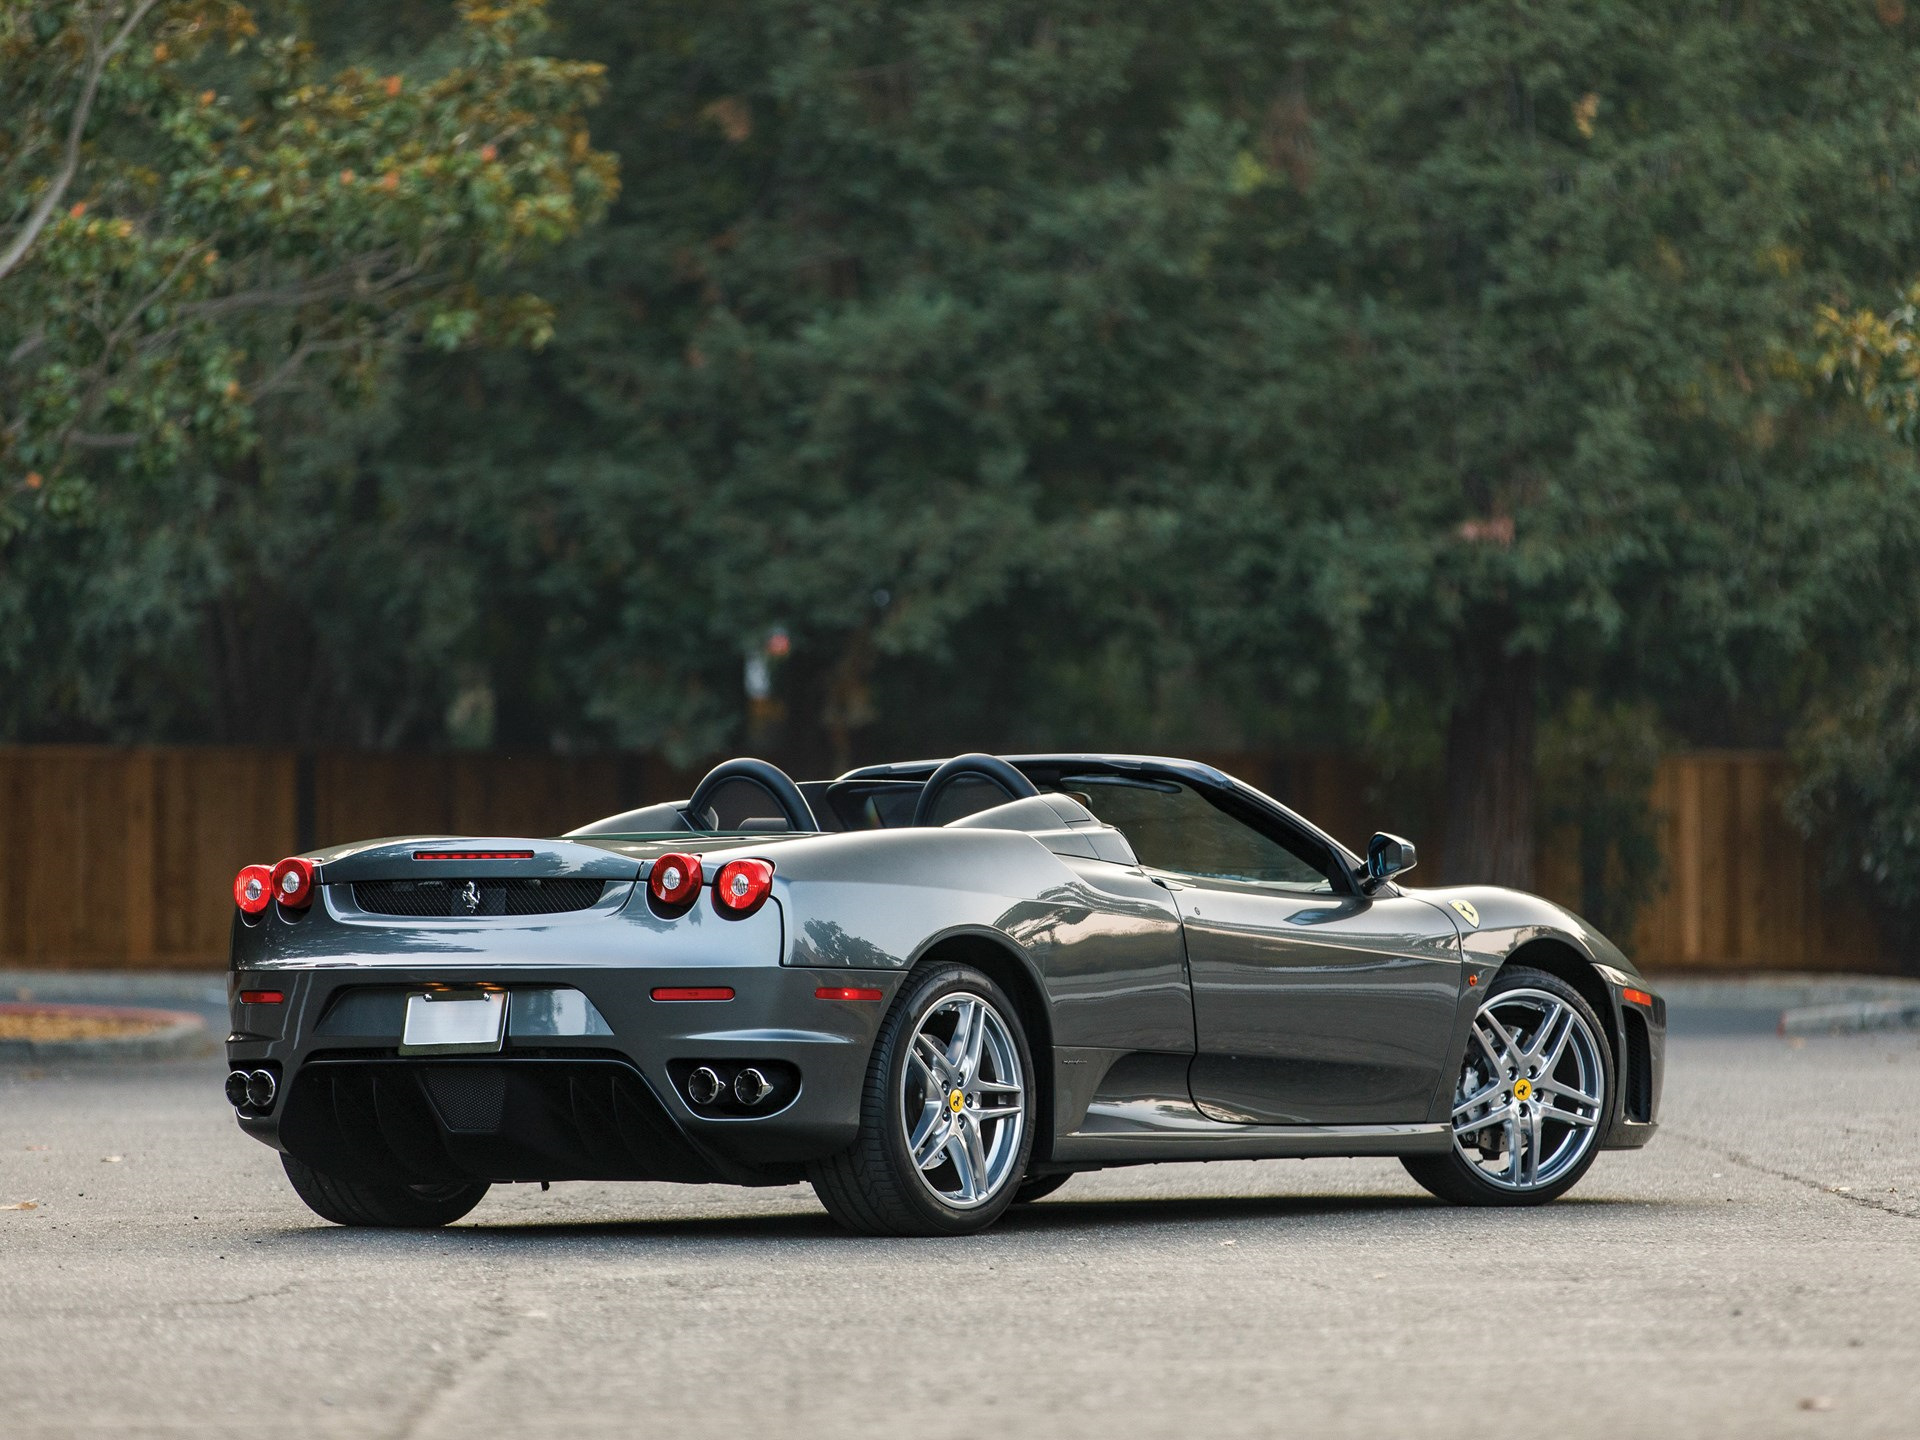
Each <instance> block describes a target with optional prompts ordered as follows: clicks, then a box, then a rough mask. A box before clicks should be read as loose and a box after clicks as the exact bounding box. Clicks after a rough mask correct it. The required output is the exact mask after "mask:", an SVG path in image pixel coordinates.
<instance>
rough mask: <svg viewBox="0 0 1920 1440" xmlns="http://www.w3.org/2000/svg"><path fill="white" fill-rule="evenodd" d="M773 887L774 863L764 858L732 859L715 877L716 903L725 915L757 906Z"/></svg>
mask: <svg viewBox="0 0 1920 1440" xmlns="http://www.w3.org/2000/svg"><path fill="white" fill-rule="evenodd" d="M772 888H773V866H772V865H770V864H768V863H767V862H766V861H765V860H729V861H728V862H727V863H726V864H725V865H722V866H721V867H720V873H719V874H718V875H716V876H715V877H714V880H713V903H714V904H715V905H717V906H718V907H719V908H720V912H721V914H723V915H746V914H750V913H751V912H753V911H754V910H756V909H758V908H759V906H760V902H761V901H762V900H764V899H766V898H767V891H769V890H771V889H772Z"/></svg>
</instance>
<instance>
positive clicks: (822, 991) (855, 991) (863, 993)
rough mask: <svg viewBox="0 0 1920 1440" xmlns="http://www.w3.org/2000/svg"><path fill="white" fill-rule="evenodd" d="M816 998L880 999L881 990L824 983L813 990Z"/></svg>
mask: <svg viewBox="0 0 1920 1440" xmlns="http://www.w3.org/2000/svg"><path fill="white" fill-rule="evenodd" d="M813 998H814V999H816V1000H878V999H880V998H881V992H880V991H878V990H868V989H865V988H863V987H861V986H857V985H822V986H821V987H820V988H819V989H818V990H816V991H814V992H813Z"/></svg>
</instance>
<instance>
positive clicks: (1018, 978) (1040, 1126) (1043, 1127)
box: [909, 930, 1054, 1160]
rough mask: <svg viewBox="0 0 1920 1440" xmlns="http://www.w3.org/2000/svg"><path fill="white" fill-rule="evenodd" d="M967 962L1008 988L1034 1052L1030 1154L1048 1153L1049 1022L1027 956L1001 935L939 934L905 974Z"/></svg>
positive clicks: (1050, 1145)
mask: <svg viewBox="0 0 1920 1440" xmlns="http://www.w3.org/2000/svg"><path fill="white" fill-rule="evenodd" d="M948 962H951V963H955V964H961V965H971V966H973V967H974V969H976V970H979V971H982V972H983V973H984V974H985V975H986V976H987V978H988V979H990V980H992V981H993V983H994V984H996V985H998V986H999V987H1000V988H1001V989H1002V990H1004V991H1006V992H1007V996H1008V998H1009V999H1011V1000H1012V1001H1013V1003H1014V1005H1015V1007H1016V1008H1017V1009H1018V1010H1019V1012H1020V1023H1021V1025H1022V1026H1024V1027H1025V1028H1026V1032H1027V1048H1028V1049H1029V1050H1030V1051H1032V1053H1033V1072H1034V1073H1033V1085H1034V1097H1033V1158H1034V1159H1035V1160H1040V1159H1046V1158H1048V1157H1050V1156H1051V1155H1052V1154H1053V1093H1054V1084H1053V1063H1054V1062H1053V1020H1052V1016H1051V1015H1050V1013H1049V1012H1048V1009H1047V1001H1046V992H1045V991H1044V990H1043V989H1042V988H1041V984H1040V978H1039V976H1038V975H1036V974H1035V973H1034V970H1033V967H1032V965H1031V964H1029V963H1028V961H1027V959H1026V957H1025V956H1024V955H1022V954H1021V953H1020V951H1019V950H1018V948H1017V947H1015V945H1014V944H1013V942H1012V941H1010V940H1008V939H1007V938H1006V937H1005V936H1003V935H998V934H983V933H981V932H979V931H973V930H966V931H960V932H957V933H954V934H948V935H943V936H941V937H940V938H938V939H937V940H935V941H933V943H932V944H930V945H928V946H927V947H926V949H924V950H923V951H921V952H920V954H919V955H918V956H916V957H915V959H914V962H913V964H912V966H911V967H910V968H909V974H911V973H912V971H914V970H919V969H922V968H924V967H925V966H927V965H933V964H942V963H948Z"/></svg>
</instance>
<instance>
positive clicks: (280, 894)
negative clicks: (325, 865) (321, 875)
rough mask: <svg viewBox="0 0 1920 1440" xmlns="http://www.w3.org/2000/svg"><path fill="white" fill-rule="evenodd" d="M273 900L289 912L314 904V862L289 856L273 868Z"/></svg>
mask: <svg viewBox="0 0 1920 1440" xmlns="http://www.w3.org/2000/svg"><path fill="white" fill-rule="evenodd" d="M273 898H274V899H276V900H278V901H279V902H280V903H281V904H282V905H284V906H286V907H287V908H288V909H289V910H304V909H306V908H307V906H309V905H311V904H312V903H313V862H312V861H311V860H302V859H300V858H299V857H298V856H289V857H288V858H287V859H285V860H282V861H281V862H280V863H279V864H278V865H276V866H274V867H273Z"/></svg>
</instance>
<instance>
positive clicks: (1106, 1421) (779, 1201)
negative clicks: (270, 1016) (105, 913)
mask: <svg viewBox="0 0 1920 1440" xmlns="http://www.w3.org/2000/svg"><path fill="white" fill-rule="evenodd" d="M221 1073H222V1069H221V1067H220V1066H219V1064H218V1063H217V1062H215V1061H209V1060H198V1061H178V1062H172V1063H168V1064H158V1065H146V1066H117V1067H97V1066H96V1067H87V1068H81V1067H75V1068H73V1069H71V1070H67V1071H64V1072H62V1071H57V1070H38V1071H36V1070H30V1069H24V1068H19V1067H14V1068H11V1069H0V1207H6V1206H16V1207H17V1206H20V1205H22V1204H24V1203H25V1202H32V1204H33V1208H31V1209H22V1208H12V1209H5V1208H0V1436H5V1437H7V1440H26V1437H42V1436H67V1435H96V1434H108V1433H111V1434H114V1435H133V1436H144V1435H191V1436H196V1437H225V1436H233V1437H246V1440H258V1437H260V1436H263V1435H270V1436H274V1437H286V1436H308V1435H313V1436H334V1435H338V1436H353V1437H383V1436H392V1437H400V1436H409V1437H413V1436H418V1437H432V1436H468V1437H471V1436H492V1435H513V1436H541V1437H546V1436H586V1435H592V1436H599V1435H608V1436H616V1435H617V1436H622V1437H625V1436H653V1435H660V1436H672V1437H675V1440H682V1437H704V1436H729V1437H754V1440H758V1437H771V1436H788V1435H809V1436H811V1435H820V1436H835V1437H840V1436H869V1435H871V1436H883V1435H884V1436H888V1437H897V1436H907V1435H912V1436H923V1437H938V1436H963V1435H965V1436H975V1435H1008V1436H1024V1435H1046V1436H1083V1435H1084V1436H1098V1437H1101V1440H1114V1437H1121V1436H1135V1435H1141V1436H1161V1435H1165V1436H1190V1435H1206V1436H1240V1435H1248V1436H1321V1435H1380V1436H1396V1437H1398V1436H1416V1435H1417V1436H1423V1437H1425V1436H1432V1437H1451V1436H1462V1437H1467V1436H1471V1437H1476V1440H1484V1437H1489V1436H1496V1435H1510V1434H1526V1435H1532V1434H1539V1435H1552V1436H1556V1437H1558V1436H1587V1435H1593V1436H1603V1435H1604V1436H1607V1437H1619V1436H1623V1435H1625V1436H1634V1435H1648V1436H1693V1435H1702V1436H1740V1437H1749V1436H1774V1435H1780V1436H1836V1437H1837V1436H1842V1435H1845V1436H1847V1437H1859V1436H1903V1437H1904V1436H1914V1435H1920V1365H1916V1359H1920V1303H1916V1297H1917V1296H1920V1036H1916V1034H1915V1033H1914V1032H1913V1031H1910V1030H1909V1031H1892V1032H1882V1033H1870V1034H1862V1035H1850V1036H1839V1037H1826V1036H1815V1037H1806V1038H1800V1037H1795V1038H1793V1039H1782V1038H1779V1037H1777V1036H1774V1035H1769V1034H1757V1033H1742V1032H1741V1028H1740V1027H1739V1026H1737V1025H1715V1024H1712V1023H1707V1022H1706V1021H1702V1022H1701V1023H1698V1024H1695V1025H1693V1026H1692V1027H1690V1028H1689V1027H1686V1026H1682V1027H1681V1033H1679V1034H1678V1035H1676V1037H1675V1041H1674V1051H1673V1055H1672V1059H1671V1067H1670V1069H1669V1072H1668V1083H1667V1102H1666V1112H1665V1117H1664V1118H1665V1125H1664V1128H1663V1130H1662V1132H1661V1133H1660V1134H1659V1135H1658V1136H1657V1137H1656V1138H1655V1139H1654V1142H1653V1144H1652V1145H1651V1146H1650V1147H1649V1148H1648V1149H1646V1150H1644V1151H1641V1152H1638V1153H1631V1152H1630V1153H1622V1154H1607V1155H1603V1156H1601V1158H1600V1160H1599V1162H1598V1164H1597V1165H1596V1166H1595V1168H1594V1169H1593V1171H1592V1172H1591V1173H1590V1174H1589V1175H1588V1177H1587V1179H1586V1180H1585V1182H1584V1183H1583V1184H1582V1185H1581V1186H1580V1187H1579V1188H1578V1189H1577V1190H1575V1191H1574V1192H1573V1194H1572V1195H1571V1196H1569V1197H1568V1198H1566V1199H1564V1200H1561V1201H1560V1202H1558V1203H1556V1204H1554V1205H1551V1206H1548V1207H1545V1208H1543V1209H1539V1210H1530V1211H1494V1210H1455V1209H1450V1208H1447V1207H1445V1206H1442V1205H1439V1204H1437V1203H1435V1202H1433V1201H1430V1200H1429V1199H1427V1198H1426V1196H1425V1195H1424V1193H1423V1192H1421V1191H1419V1190H1418V1189H1417V1188H1416V1187H1415V1186H1414V1185H1413V1184H1412V1182H1411V1181H1409V1180H1408V1179H1407V1178H1406V1177H1405V1176H1404V1174H1403V1173H1402V1172H1401V1170H1400V1168H1399V1167H1398V1165H1396V1164H1394V1163H1392V1162H1390V1161H1359V1160H1333V1161H1304V1162H1302V1161H1274V1162H1261V1163H1255V1164H1249V1163H1237V1164H1215V1165H1183V1166H1165V1167H1158V1168H1149V1169H1141V1170H1133V1171H1110V1172H1105V1173H1102V1174H1098V1175H1089V1176H1082V1177H1078V1178H1076V1179H1075V1180H1074V1181H1072V1182H1071V1183H1069V1184H1068V1185H1067V1187H1066V1188H1065V1189H1063V1190H1062V1191H1060V1192H1059V1193H1058V1194H1057V1195H1056V1196H1055V1197H1054V1198H1052V1199H1050V1200H1047V1201H1044V1202H1042V1203H1041V1204H1039V1205H1036V1206H1033V1207H1031V1208H1030V1209H1028V1210H1026V1211H1024V1212H1016V1213H1015V1214H1014V1215H1013V1216H1012V1217H1010V1218H1009V1219H1008V1220H1007V1221H1006V1222H1005V1223H1003V1224H1002V1225H1001V1226H1000V1227H999V1228H998V1229H996V1230H995V1231H993V1232H991V1233H990V1234H988V1235H986V1236H983V1237H980V1238H976V1239H971V1240H945V1241H924V1240H920V1241H901V1240H863V1239H856V1238H853V1237H851V1236H847V1235H844V1234H842V1233H841V1232H839V1231H838V1230H837V1229H836V1228H835V1227H834V1226H833V1224H832V1223H831V1222H830V1221H829V1220H828V1219H827V1217H826V1215H825V1213H824V1212H823V1211H822V1210H821V1209H820V1207H819V1206H818V1204H816V1203H815V1201H814V1199H813V1196H812V1193H811V1191H809V1190H807V1189H806V1188H805V1187H794V1188H791V1189H780V1190H761V1191H747V1190H734V1189H724V1188H717V1187H716V1188H698V1187H681V1186H647V1185H626V1186H620V1185H603V1184H572V1185H556V1186H555V1187H554V1188H553V1189H552V1190H551V1191H548V1192H544V1193H543V1192H542V1191H541V1190H540V1189H539V1188H538V1187H537V1186H505V1187H499V1188H496V1189H495V1190H494V1192H493V1193H492V1194H491V1195H490V1196H489V1197H488V1198H487V1199H486V1200H485V1201H484V1202H483V1203H482V1204H481V1206H480V1208H479V1209H478V1210H477V1211H475V1212H474V1214H473V1215H472V1216H471V1217H470V1218H469V1219H468V1220H467V1221H466V1222H463V1223H462V1224H461V1225H459V1226H456V1227H454V1228H452V1229H450V1230H446V1231H442V1232H433V1233H377V1232H369V1231H350V1230H344V1229H339V1228H336V1227H333V1226H330V1225H326V1224H323V1223H322V1222H320V1221H319V1220H317V1219H315V1218H314V1217H313V1216H312V1215H310V1214H309V1213H308V1212H307V1211H306V1210H305V1209H304V1207H302V1206H301V1204H300V1202H299V1201H298V1200H297V1199H296V1198H295V1197H294V1195H293V1192H292V1191H291V1190H290V1189H289V1188H288V1187H287V1185H286V1183H285V1181H284V1179H283V1178H282V1176H281V1174H280V1170H279V1165H278V1161H277V1158H276V1157H275V1156H274V1155H273V1153H272V1152H270V1151H268V1150H266V1149H265V1148H263V1147H262V1146H260V1145H258V1144H256V1143H254V1142H253V1141H251V1140H249V1139H247V1138H246V1137H244V1136H242V1135H241V1134H240V1133H239V1131H238V1130H237V1129H236V1128H235V1126H234V1124H233V1121H232V1119H231V1116H230V1112H229V1111H228V1109H227V1106H226V1102H225V1101H224V1100H223V1099H222V1098H221V1096H220V1091H219V1081H220V1076H221Z"/></svg>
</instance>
